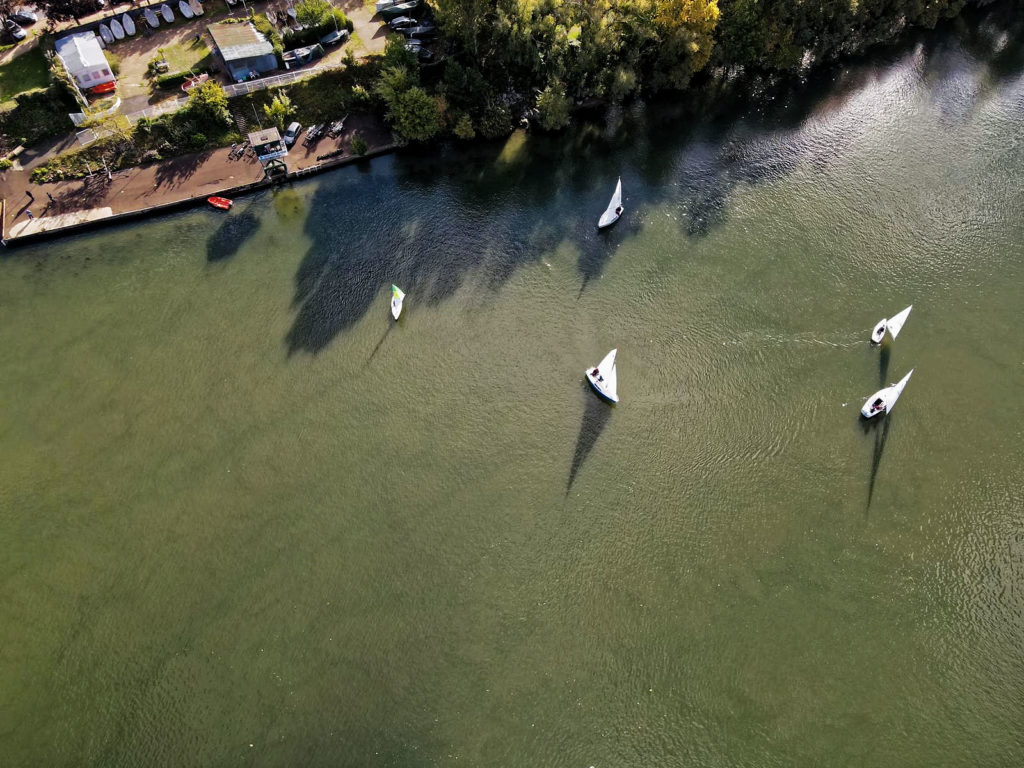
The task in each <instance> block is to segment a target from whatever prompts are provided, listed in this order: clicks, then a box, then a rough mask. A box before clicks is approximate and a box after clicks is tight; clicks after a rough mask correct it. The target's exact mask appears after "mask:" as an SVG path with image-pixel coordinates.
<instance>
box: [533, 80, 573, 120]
mask: <svg viewBox="0 0 1024 768" xmlns="http://www.w3.org/2000/svg"><path fill="white" fill-rule="evenodd" d="M537 112H538V113H539V114H540V118H539V119H540V126H541V128H543V129H544V130H545V131H557V130H558V129H559V128H564V127H565V126H566V125H568V124H569V99H568V98H566V95H565V88H564V87H563V86H562V84H561V83H558V82H555V83H552V84H551V85H549V86H548V87H547V88H545V89H544V90H543V91H542V92H541V94H540V96H538V97H537Z"/></svg>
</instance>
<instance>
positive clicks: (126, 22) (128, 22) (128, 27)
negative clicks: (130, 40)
mask: <svg viewBox="0 0 1024 768" xmlns="http://www.w3.org/2000/svg"><path fill="white" fill-rule="evenodd" d="M121 26H122V27H124V33H125V34H126V35H128V36H129V37H130V36H131V35H134V34H135V21H134V20H133V19H132V17H131V16H129V15H128V14H127V13H126V14H124V15H123V16H122V17H121Z"/></svg>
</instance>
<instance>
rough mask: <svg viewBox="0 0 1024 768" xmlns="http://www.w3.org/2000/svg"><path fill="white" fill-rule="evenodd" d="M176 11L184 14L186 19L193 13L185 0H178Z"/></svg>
mask: <svg viewBox="0 0 1024 768" xmlns="http://www.w3.org/2000/svg"><path fill="white" fill-rule="evenodd" d="M178 13H180V14H181V15H182V16H184V17H185V18H186V19H191V18H192V17H193V16H195V14H194V13H193V12H192V6H191V5H189V4H188V3H186V2H185V0H178Z"/></svg>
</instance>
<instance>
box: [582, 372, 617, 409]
mask: <svg viewBox="0 0 1024 768" xmlns="http://www.w3.org/2000/svg"><path fill="white" fill-rule="evenodd" d="M586 377H587V381H588V382H590V387H591V389H593V390H594V391H595V392H597V394H598V395H599V396H600V397H601V399H602V400H605V401H606V402H609V403H617V402H619V396H618V395H612V394H609V393H608V392H605V391H604V390H603V389H601V386H600V384H599V383H598V382H597V381H594V377H593V376H591V375H590V371H587V372H586Z"/></svg>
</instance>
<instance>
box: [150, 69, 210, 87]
mask: <svg viewBox="0 0 1024 768" xmlns="http://www.w3.org/2000/svg"><path fill="white" fill-rule="evenodd" d="M201 74H203V70H195V71H190V72H168V73H167V74H166V75H159V76H157V78H156V79H155V80H154V81H153V82H154V83H156V85H157V87H158V88H164V89H180V88H181V84H182V83H184V82H185V81H186V80H188V79H189V78H190V77H192V76H193V75H201Z"/></svg>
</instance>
